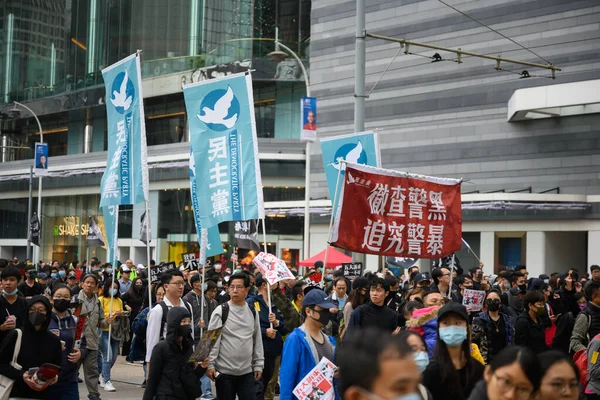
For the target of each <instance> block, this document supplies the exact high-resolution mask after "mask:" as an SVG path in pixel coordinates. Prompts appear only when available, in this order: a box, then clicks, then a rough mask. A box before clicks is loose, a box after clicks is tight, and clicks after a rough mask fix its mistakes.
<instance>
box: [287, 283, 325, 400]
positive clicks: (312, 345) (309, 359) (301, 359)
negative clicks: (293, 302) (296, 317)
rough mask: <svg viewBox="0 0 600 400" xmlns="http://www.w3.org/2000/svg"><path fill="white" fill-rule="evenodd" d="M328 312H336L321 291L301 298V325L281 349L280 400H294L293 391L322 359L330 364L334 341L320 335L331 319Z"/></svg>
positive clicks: (311, 292)
mask: <svg viewBox="0 0 600 400" xmlns="http://www.w3.org/2000/svg"><path fill="white" fill-rule="evenodd" d="M331 308H335V304H333V303H331V302H330V301H329V300H327V295H326V294H325V292H323V291H322V290H321V289H313V290H311V291H310V292H308V293H306V295H305V296H304V299H303V300H302V313H303V314H304V315H305V316H306V319H305V320H304V324H302V326H300V327H299V328H296V329H294V330H293V332H292V333H290V335H289V336H288V337H287V339H286V341H285V343H284V346H283V355H282V356H281V367H280V369H279V377H280V395H279V396H280V397H279V398H280V400H293V399H295V396H294V394H293V390H294V388H295V387H296V386H297V385H298V383H300V381H301V380H302V379H304V377H305V376H306V375H308V373H309V372H310V371H311V370H312V369H313V368H314V367H315V366H316V365H317V364H318V363H319V362H320V361H321V359H322V358H323V357H326V358H327V359H328V360H330V361H332V362H333V357H334V351H335V339H333V338H331V337H327V336H325V334H323V332H321V329H322V328H323V327H324V326H326V325H327V323H328V322H329V321H330V320H331V318H332V314H331V313H330V312H329V310H330V309H331Z"/></svg>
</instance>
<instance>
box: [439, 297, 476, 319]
mask: <svg viewBox="0 0 600 400" xmlns="http://www.w3.org/2000/svg"><path fill="white" fill-rule="evenodd" d="M450 313H454V314H458V316H460V317H461V318H463V319H464V320H465V321H467V323H468V322H469V314H468V313H467V308H466V307H465V306H463V305H462V304H459V303H457V302H455V301H451V302H449V303H447V304H446V305H444V306H443V307H442V308H440V311H438V316H437V319H438V322H439V321H441V320H442V319H443V318H444V316H445V315H447V314H450Z"/></svg>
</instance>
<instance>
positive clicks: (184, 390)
mask: <svg viewBox="0 0 600 400" xmlns="http://www.w3.org/2000/svg"><path fill="white" fill-rule="evenodd" d="M184 318H191V315H190V312H189V311H188V310H187V309H186V308H184V307H173V308H171V309H170V310H169V313H168V314H167V336H166V338H165V340H161V341H160V342H158V344H157V345H156V346H155V347H154V349H153V350H152V358H151V359H150V365H151V367H150V372H149V374H148V378H147V382H148V384H147V386H146V390H145V391H144V397H143V400H167V399H168V400H173V399H180V400H189V399H196V398H198V397H200V396H201V395H202V388H201V386H200V378H201V377H202V375H204V373H205V372H206V368H202V367H201V366H200V365H198V367H197V368H194V364H193V363H190V362H189V360H190V357H191V355H192V352H193V347H192V346H193V339H192V335H191V329H190V334H189V335H187V336H185V337H184V338H183V340H182V342H181V346H180V345H179V344H178V343H177V331H178V329H179V327H180V326H181V321H182V320H183V319H184ZM190 328H191V327H190Z"/></svg>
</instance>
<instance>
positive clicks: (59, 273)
mask: <svg viewBox="0 0 600 400" xmlns="http://www.w3.org/2000/svg"><path fill="white" fill-rule="evenodd" d="M65 275H66V273H65V271H58V276H60V277H61V278H62V277H63V276H65Z"/></svg>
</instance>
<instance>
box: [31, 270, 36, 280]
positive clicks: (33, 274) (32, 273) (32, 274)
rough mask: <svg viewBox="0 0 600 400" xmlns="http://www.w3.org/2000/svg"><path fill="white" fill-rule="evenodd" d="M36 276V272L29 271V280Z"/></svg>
mask: <svg viewBox="0 0 600 400" xmlns="http://www.w3.org/2000/svg"><path fill="white" fill-rule="evenodd" d="M36 276H37V271H31V272H30V273H29V278H31V279H35V277H36Z"/></svg>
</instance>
